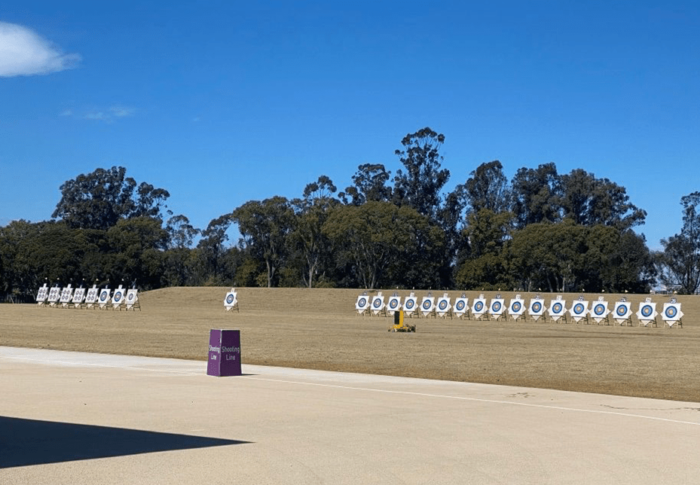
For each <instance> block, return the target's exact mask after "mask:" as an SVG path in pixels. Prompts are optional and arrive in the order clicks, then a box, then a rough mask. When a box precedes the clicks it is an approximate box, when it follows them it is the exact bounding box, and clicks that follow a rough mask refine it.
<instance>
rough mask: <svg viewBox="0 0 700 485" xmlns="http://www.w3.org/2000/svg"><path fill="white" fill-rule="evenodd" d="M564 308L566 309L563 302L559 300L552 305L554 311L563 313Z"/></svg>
mask: <svg viewBox="0 0 700 485" xmlns="http://www.w3.org/2000/svg"><path fill="white" fill-rule="evenodd" d="M563 309H564V305H562V304H561V303H558V302H557V303H555V304H554V305H553V306H552V311H553V312H554V313H561V312H562V310H563Z"/></svg>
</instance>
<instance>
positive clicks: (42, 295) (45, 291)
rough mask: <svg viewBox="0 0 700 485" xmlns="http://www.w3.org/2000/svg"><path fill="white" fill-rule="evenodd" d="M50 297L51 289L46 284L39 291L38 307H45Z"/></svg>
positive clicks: (37, 297) (37, 295) (37, 296)
mask: <svg viewBox="0 0 700 485" xmlns="http://www.w3.org/2000/svg"><path fill="white" fill-rule="evenodd" d="M48 297H49V287H48V286H46V283H44V286H42V287H41V288H39V291H38V292H37V294H36V303H37V305H38V306H44V303H46V299H47V298H48Z"/></svg>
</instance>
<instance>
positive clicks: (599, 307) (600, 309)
mask: <svg viewBox="0 0 700 485" xmlns="http://www.w3.org/2000/svg"><path fill="white" fill-rule="evenodd" d="M593 312H594V313H595V314H596V315H602V314H603V313H605V305H596V306H595V308H594V309H593Z"/></svg>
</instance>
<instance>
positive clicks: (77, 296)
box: [73, 288, 85, 305]
mask: <svg viewBox="0 0 700 485" xmlns="http://www.w3.org/2000/svg"><path fill="white" fill-rule="evenodd" d="M84 299H85V288H76V289H75V292H74V293H73V304H74V305H78V304H80V303H82V302H83V300H84Z"/></svg>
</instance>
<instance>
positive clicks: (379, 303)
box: [372, 298, 382, 308]
mask: <svg viewBox="0 0 700 485" xmlns="http://www.w3.org/2000/svg"><path fill="white" fill-rule="evenodd" d="M372 306H373V307H374V308H381V307H382V300H381V299H380V298H375V299H374V301H373V302H372Z"/></svg>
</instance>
